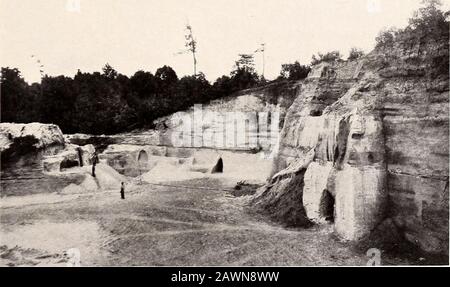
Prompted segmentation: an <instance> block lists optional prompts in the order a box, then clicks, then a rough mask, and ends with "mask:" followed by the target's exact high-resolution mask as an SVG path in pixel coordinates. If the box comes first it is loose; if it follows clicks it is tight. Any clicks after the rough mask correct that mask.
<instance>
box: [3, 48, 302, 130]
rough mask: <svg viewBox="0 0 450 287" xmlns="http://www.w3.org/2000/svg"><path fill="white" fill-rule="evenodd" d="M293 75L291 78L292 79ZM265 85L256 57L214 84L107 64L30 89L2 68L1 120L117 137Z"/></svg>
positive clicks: (240, 61)
mask: <svg viewBox="0 0 450 287" xmlns="http://www.w3.org/2000/svg"><path fill="white" fill-rule="evenodd" d="M293 77H294V76H292V77H291V79H292V78H293ZM261 83H263V81H262V79H261V78H260V77H259V75H258V74H257V73H256V71H255V69H254V63H253V60H252V57H251V56H249V55H246V54H243V55H240V57H239V59H238V60H237V61H236V63H235V67H234V70H233V71H232V72H231V74H230V75H229V76H227V75H224V76H222V77H220V78H218V79H217V80H216V81H215V82H214V83H213V84H211V83H210V82H209V81H208V80H206V78H205V75H204V74H203V73H201V72H200V73H197V74H196V75H193V76H184V77H182V78H179V77H178V75H177V74H176V72H175V71H174V70H173V69H172V68H171V67H169V66H163V67H161V68H159V69H157V70H156V72H155V73H154V74H153V73H151V72H147V71H142V70H141V71H137V72H136V73H135V74H134V75H132V76H131V77H127V76H126V75H123V74H121V73H119V72H117V71H116V70H115V69H114V68H113V67H111V66H110V65H109V64H106V65H105V66H104V67H103V69H102V71H101V72H93V73H84V72H81V71H78V72H77V73H76V74H75V76H74V77H73V78H71V77H67V76H48V75H44V76H43V77H42V79H41V82H40V83H33V84H31V85H29V84H28V83H27V82H26V81H25V80H24V79H23V77H22V76H21V74H20V71H19V70H18V69H16V68H9V67H4V68H1V121H2V122H22V123H27V122H42V123H54V124H57V125H59V126H60V128H61V130H62V131H63V132H64V133H76V132H80V133H90V134H113V133H118V132H123V131H129V130H132V129H136V128H142V127H150V128H151V127H152V122H153V121H154V120H155V119H156V118H158V117H162V116H166V115H169V114H171V113H174V112H176V111H180V110H185V109H187V108H189V107H190V106H192V105H193V104H197V103H206V102H208V101H211V100H214V99H217V98H222V97H225V96H228V95H231V94H233V93H234V92H236V91H239V90H243V89H247V88H252V87H256V86H258V85H260V84H261Z"/></svg>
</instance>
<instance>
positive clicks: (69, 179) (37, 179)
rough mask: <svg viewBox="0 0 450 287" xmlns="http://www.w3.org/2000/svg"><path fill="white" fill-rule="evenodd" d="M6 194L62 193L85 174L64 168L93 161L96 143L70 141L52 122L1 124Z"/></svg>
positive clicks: (0, 147) (2, 168)
mask: <svg viewBox="0 0 450 287" xmlns="http://www.w3.org/2000/svg"><path fill="white" fill-rule="evenodd" d="M0 150H1V156H2V162H1V163H2V164H1V165H2V166H1V187H2V196H5V195H24V194H30V193H41V192H60V191H61V190H62V189H63V188H64V187H66V186H67V185H69V184H74V183H76V184H78V183H80V182H81V181H82V180H83V178H84V176H83V175H81V174H77V173H65V174H60V172H61V171H63V170H65V169H69V168H72V167H78V166H80V165H83V164H84V165H88V164H90V157H91V155H92V152H93V151H94V147H93V146H92V145H87V146H83V147H79V146H75V145H72V144H67V143H66V142H65V139H64V136H63V134H62V132H61V130H60V129H59V127H58V126H56V125H52V124H41V123H30V124H14V123H0Z"/></svg>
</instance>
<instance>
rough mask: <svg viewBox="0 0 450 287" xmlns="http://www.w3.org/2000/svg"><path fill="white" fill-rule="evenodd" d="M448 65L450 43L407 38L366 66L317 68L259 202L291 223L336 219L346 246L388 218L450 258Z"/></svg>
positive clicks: (291, 116)
mask: <svg viewBox="0 0 450 287" xmlns="http://www.w3.org/2000/svg"><path fill="white" fill-rule="evenodd" d="M445 58H447V59H448V35H447V36H443V37H442V38H441V39H431V38H427V37H422V38H420V39H417V38H414V37H410V38H406V37H405V38H404V39H400V40H399V41H398V42H397V43H395V45H394V47H392V48H391V49H388V50H375V51H373V52H372V53H370V54H369V55H367V56H365V57H364V58H362V59H360V60H358V61H352V62H344V63H339V64H335V65H328V64H320V65H318V66H315V67H314V69H313V70H312V72H311V74H310V75H309V76H308V78H307V79H306V80H305V81H304V82H303V84H302V87H301V89H300V91H299V93H298V96H297V98H296V100H295V101H294V103H293V104H292V106H291V107H290V109H289V110H288V113H287V115H286V119H285V124H284V127H283V130H282V132H281V135H280V142H279V154H278V157H277V158H276V160H275V162H274V168H273V172H272V174H273V177H272V179H271V181H270V183H269V184H268V185H266V186H265V187H263V188H262V189H261V190H260V191H259V192H258V193H257V194H256V196H255V197H254V199H253V204H254V205H255V206H256V207H258V208H260V209H261V210H265V211H268V210H269V211H274V210H276V212H269V214H270V215H271V216H272V217H273V218H274V219H276V220H279V221H283V222H285V223H288V224H292V223H298V225H307V224H309V223H310V222H324V221H326V220H329V221H330V220H331V221H334V226H335V230H336V232H337V234H339V235H340V236H341V237H343V238H345V239H359V238H362V237H364V236H366V235H368V234H369V233H370V232H371V231H372V230H374V229H375V228H376V226H377V225H378V224H380V223H381V222H382V221H383V220H384V219H386V218H390V220H392V221H393V222H395V224H396V226H397V228H398V229H399V230H400V231H401V232H402V233H403V236H404V237H405V238H406V239H407V240H409V241H411V242H413V243H415V244H417V245H419V246H420V247H421V248H423V249H425V250H426V251H430V252H443V253H445V252H448V160H449V159H448V156H449V155H448V148H449V142H448V140H449V139H448V136H449V133H448V129H449V115H448V91H449V77H448V66H447V68H446V69H445V67H444V68H443V67H442V65H438V64H437V61H438V59H445ZM447 63H448V62H447ZM292 186H296V188H292ZM330 209H331V214H330ZM333 209H334V211H333Z"/></svg>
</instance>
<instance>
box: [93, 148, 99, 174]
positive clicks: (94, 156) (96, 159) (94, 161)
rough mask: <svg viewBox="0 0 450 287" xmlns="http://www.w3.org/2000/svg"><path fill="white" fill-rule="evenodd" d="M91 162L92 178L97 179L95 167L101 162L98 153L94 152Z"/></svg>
mask: <svg viewBox="0 0 450 287" xmlns="http://www.w3.org/2000/svg"><path fill="white" fill-rule="evenodd" d="M91 161H92V176H93V177H95V165H96V164H97V163H98V162H99V160H98V155H97V151H94V153H93V154H92V158H91Z"/></svg>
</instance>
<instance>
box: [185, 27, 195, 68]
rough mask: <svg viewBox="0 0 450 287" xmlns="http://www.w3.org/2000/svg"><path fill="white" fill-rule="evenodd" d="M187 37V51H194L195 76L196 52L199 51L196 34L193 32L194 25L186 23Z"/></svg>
mask: <svg viewBox="0 0 450 287" xmlns="http://www.w3.org/2000/svg"><path fill="white" fill-rule="evenodd" d="M184 38H185V39H186V43H185V47H186V48H187V52H190V53H192V58H193V60H194V76H196V75H197V58H196V52H197V41H196V40H195V38H194V34H193V32H192V26H191V25H189V24H187V25H186V35H185V36H184Z"/></svg>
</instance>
